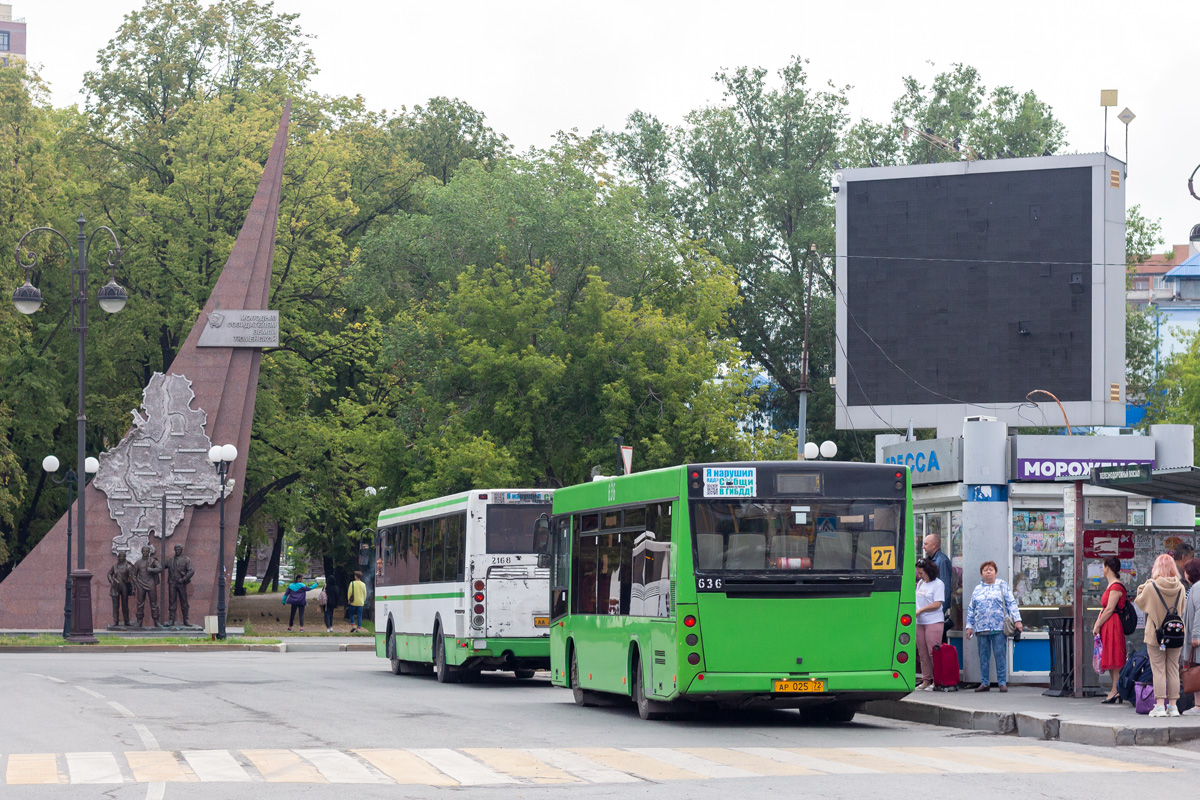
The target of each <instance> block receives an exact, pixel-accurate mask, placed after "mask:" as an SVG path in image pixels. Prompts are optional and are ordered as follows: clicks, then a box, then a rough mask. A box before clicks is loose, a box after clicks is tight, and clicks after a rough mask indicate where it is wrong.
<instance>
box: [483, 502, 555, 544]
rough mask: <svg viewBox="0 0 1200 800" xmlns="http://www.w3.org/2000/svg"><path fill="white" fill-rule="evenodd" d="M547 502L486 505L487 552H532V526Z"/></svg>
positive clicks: (543, 512)
mask: <svg viewBox="0 0 1200 800" xmlns="http://www.w3.org/2000/svg"><path fill="white" fill-rule="evenodd" d="M542 514H546V515H549V514H550V505H549V504H540V505H512V506H506V505H490V506H488V507H487V551H488V552H489V553H513V554H519V553H533V552H536V551H535V550H534V548H533V526H534V523H535V522H536V521H537V518H538V517H540V516H541V515H542Z"/></svg>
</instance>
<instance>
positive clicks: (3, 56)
mask: <svg viewBox="0 0 1200 800" xmlns="http://www.w3.org/2000/svg"><path fill="white" fill-rule="evenodd" d="M24 60H25V19H24V18H23V17H22V18H16V17H14V16H13V13H12V6H11V5H9V4H7V3H0V67H7V66H9V65H10V64H12V63H14V62H15V61H24Z"/></svg>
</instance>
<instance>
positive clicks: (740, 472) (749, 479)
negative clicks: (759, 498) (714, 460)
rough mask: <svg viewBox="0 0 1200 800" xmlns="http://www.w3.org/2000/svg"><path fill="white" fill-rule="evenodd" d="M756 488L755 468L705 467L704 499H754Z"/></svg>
mask: <svg viewBox="0 0 1200 800" xmlns="http://www.w3.org/2000/svg"><path fill="white" fill-rule="evenodd" d="M757 488H758V470H757V468H755V467H732V468H723V467H705V468H704V496H705V497H754V495H755V492H756V490H757Z"/></svg>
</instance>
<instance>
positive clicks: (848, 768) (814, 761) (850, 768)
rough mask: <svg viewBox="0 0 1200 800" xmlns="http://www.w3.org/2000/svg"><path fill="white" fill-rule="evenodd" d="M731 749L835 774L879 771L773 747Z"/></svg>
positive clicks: (859, 773) (874, 772) (858, 773)
mask: <svg viewBox="0 0 1200 800" xmlns="http://www.w3.org/2000/svg"><path fill="white" fill-rule="evenodd" d="M732 749H734V750H741V751H742V752H743V753H749V754H750V755H752V756H762V757H763V758H771V759H774V760H775V761H782V762H783V763H785V764H795V765H796V766H798V767H807V768H808V769H815V770H817V771H818V772H830V773H833V774H835V775H863V774H876V773H878V772H880V770H877V769H868V768H867V767H859V766H856V765H854V764H842V763H840V762H837V761H829V760H827V759H824V758H814V757H812V756H806V755H801V754H800V753H794V752H792V751H790V750H779V749H776V748H774V747H734V748H732Z"/></svg>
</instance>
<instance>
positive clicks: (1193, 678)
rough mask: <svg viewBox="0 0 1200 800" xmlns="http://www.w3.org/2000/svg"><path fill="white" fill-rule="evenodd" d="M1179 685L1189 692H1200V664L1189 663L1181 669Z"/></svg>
mask: <svg viewBox="0 0 1200 800" xmlns="http://www.w3.org/2000/svg"><path fill="white" fill-rule="evenodd" d="M1179 686H1180V688H1181V689H1182V690H1183V691H1184V692H1186V693H1188V694H1193V693H1195V692H1200V664H1189V665H1188V666H1186V667H1183V668H1182V669H1180V670H1179Z"/></svg>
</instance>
